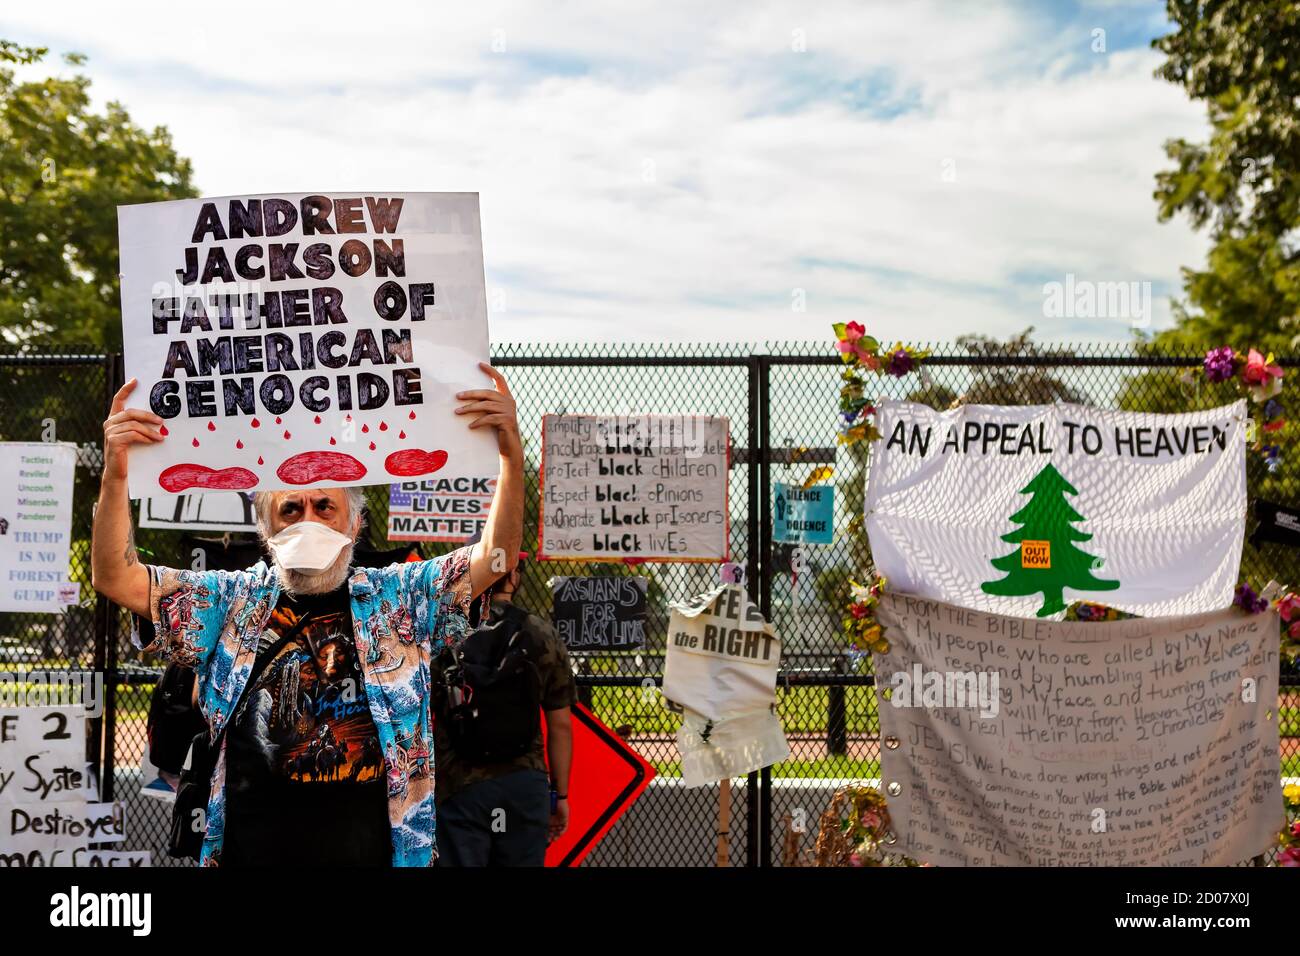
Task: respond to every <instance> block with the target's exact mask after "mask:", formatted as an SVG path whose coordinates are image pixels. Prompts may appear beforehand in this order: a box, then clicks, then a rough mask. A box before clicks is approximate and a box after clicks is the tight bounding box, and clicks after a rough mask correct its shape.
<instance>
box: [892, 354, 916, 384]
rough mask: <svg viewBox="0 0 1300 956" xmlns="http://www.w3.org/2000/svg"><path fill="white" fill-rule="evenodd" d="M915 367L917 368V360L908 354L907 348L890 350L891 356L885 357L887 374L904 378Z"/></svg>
mask: <svg viewBox="0 0 1300 956" xmlns="http://www.w3.org/2000/svg"><path fill="white" fill-rule="evenodd" d="M914 368H916V360H915V359H914V358H912V356H910V355H908V354H907V349H897V350H896V351H893V352H890V353H889V357H888V358H887V359H885V374H886V375H893V376H894V377H895V378H902V377H903V376H904V375H906V374H907V373H908V372H910V371H912V369H914Z"/></svg>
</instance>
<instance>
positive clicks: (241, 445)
mask: <svg viewBox="0 0 1300 956" xmlns="http://www.w3.org/2000/svg"><path fill="white" fill-rule="evenodd" d="M235 447H236V448H243V447H244V443H243V442H242V441H236V442H235Z"/></svg>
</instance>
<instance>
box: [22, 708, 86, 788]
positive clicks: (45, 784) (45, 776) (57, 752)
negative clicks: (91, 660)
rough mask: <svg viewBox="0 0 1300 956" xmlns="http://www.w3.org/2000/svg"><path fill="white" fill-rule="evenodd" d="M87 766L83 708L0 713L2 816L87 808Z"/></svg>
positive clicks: (24, 709) (31, 709) (23, 709)
mask: <svg viewBox="0 0 1300 956" xmlns="http://www.w3.org/2000/svg"><path fill="white" fill-rule="evenodd" d="M86 767H87V764H86V711H85V708H84V707H81V706H76V707H5V708H3V709H0V812H7V810H8V808H9V807H14V806H38V807H39V806H44V805H46V804H56V803H78V802H81V803H84V802H85V801H86V798H87V796H88V795H92V794H90V793H89V791H88V787H89V781H90V778H89V775H88V774H87V772H86Z"/></svg>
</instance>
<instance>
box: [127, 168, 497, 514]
mask: <svg viewBox="0 0 1300 956" xmlns="http://www.w3.org/2000/svg"><path fill="white" fill-rule="evenodd" d="M118 230H119V239H120V245H121V262H122V265H121V271H122V325H123V336H122V337H123V341H124V343H125V353H126V375H127V378H128V379H129V378H137V379H139V382H140V384H139V386H138V387H137V388H136V390H135V392H134V393H133V394H132V395H131V398H130V401H129V404H130V405H131V406H134V407H140V408H148V409H149V410H151V411H152V412H154V413H155V414H157V415H159V416H161V417H162V418H163V419H164V421H165V426H164V427H165V435H166V439H165V441H163V442H161V443H160V444H158V445H154V446H140V447H139V448H138V450H137V451H136V452H135V453H133V455H132V459H131V488H130V490H131V495H132V497H144V496H149V495H158V494H160V493H165V494H178V493H181V492H184V491H186V490H189V489H215V490H224V491H253V490H264V489H269V488H293V487H303V486H345V485H357V484H381V483H389V482H392V481H394V480H408V479H421V478H424V477H426V476H430V475H433V474H434V473H437V474H438V475H439V477H454V476H461V475H463V476H475V475H483V474H494V473H495V471H496V468H497V449H496V443H495V441H494V440H493V438H492V436H490V435H488V434H487V433H486V432H482V431H478V430H476V431H472V432H471V431H470V430H469V429H467V428H466V427H465V425H464V422H462V421H461V420H459V419H458V418H457V417H456V416H455V415H453V414H452V409H453V408H454V407H455V405H456V404H458V403H457V402H456V400H455V393H456V392H457V391H460V390H463V389H467V388H484V387H489V386H490V383H489V382H488V380H487V379H486V377H485V376H484V374H483V372H482V371H481V370H479V369H478V367H477V366H478V363H479V362H480V361H487V358H488V335H487V307H486V295H485V292H484V286H483V252H482V239H481V235H480V228H479V212H478V196H477V195H476V194H473V193H391V192H358V193H348V194H339V193H331V194H328V195H327V194H308V193H303V194H296V193H294V194H282V195H266V196H235V197H227V198H223V199H195V200H181V201H177V202H166V203H150V204H145V205H138V206H123V207H121V208H120V209H119V210H118Z"/></svg>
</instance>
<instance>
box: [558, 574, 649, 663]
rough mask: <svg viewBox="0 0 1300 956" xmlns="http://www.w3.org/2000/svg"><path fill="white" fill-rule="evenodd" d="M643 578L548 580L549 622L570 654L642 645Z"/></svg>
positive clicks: (614, 577)
mask: <svg viewBox="0 0 1300 956" xmlns="http://www.w3.org/2000/svg"><path fill="white" fill-rule="evenodd" d="M646 585H647V581H646V579H645V578H643V577H639V576H634V577H616V576H613V575H601V576H599V577H564V576H557V577H554V578H552V579H551V595H552V602H551V621H552V623H554V625H555V630H556V633H558V634H559V635H560V638H561V639H562V640H563V641H564V646H565V647H567V648H568V649H569V650H571V651H592V650H600V651H616V650H623V649H625V648H630V647H640V646H641V645H642V644H644V643H645V617H646Z"/></svg>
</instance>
